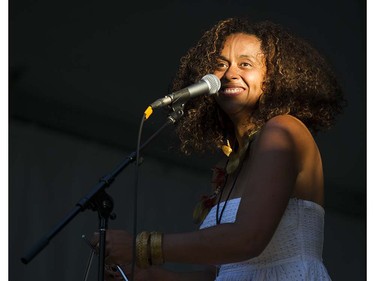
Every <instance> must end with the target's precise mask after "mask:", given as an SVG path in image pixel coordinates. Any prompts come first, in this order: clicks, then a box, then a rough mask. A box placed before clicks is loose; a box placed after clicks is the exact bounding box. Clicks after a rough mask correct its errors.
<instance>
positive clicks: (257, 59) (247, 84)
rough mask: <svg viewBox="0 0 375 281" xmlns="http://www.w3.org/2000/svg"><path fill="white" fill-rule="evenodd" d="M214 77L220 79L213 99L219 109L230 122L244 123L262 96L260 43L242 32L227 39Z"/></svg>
mask: <svg viewBox="0 0 375 281" xmlns="http://www.w3.org/2000/svg"><path fill="white" fill-rule="evenodd" d="M214 74H215V75H216V76H217V77H218V78H219V79H220V80H221V89H220V91H219V93H218V96H217V97H216V100H217V102H218V104H219V105H220V107H221V108H222V109H223V110H224V112H226V113H227V114H228V116H229V118H231V119H232V121H233V122H239V121H240V122H241V121H242V122H247V121H248V120H249V116H250V115H251V112H252V111H253V110H254V108H255V106H256V104H257V101H258V99H259V97H260V95H261V94H262V83H263V81H264V79H265V74H266V66H265V57H264V54H263V53H262V51H261V42H260V40H259V39H258V38H257V37H256V36H254V35H248V34H243V33H236V34H232V35H230V36H228V38H227V39H226V41H225V43H224V48H223V50H222V52H221V55H220V57H219V59H218V62H217V66H216V69H215V71H214Z"/></svg>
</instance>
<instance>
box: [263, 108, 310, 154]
mask: <svg viewBox="0 0 375 281" xmlns="http://www.w3.org/2000/svg"><path fill="white" fill-rule="evenodd" d="M257 139H258V142H261V143H265V144H267V146H272V147H275V146H285V145H286V146H288V144H289V145H291V146H295V145H296V144H297V146H299V145H302V146H304V143H306V142H307V143H310V142H314V138H313V136H312V135H311V132H310V131H309V129H308V128H307V127H306V125H305V124H304V123H303V122H302V121H301V120H299V119H298V118H296V117H294V116H292V115H288V114H285V115H278V116H275V117H273V118H271V119H270V120H268V121H267V122H266V123H265V124H264V125H263V127H262V128H261V130H260V131H259V136H258V137H257Z"/></svg>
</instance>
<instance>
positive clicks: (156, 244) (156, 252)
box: [150, 232, 164, 265]
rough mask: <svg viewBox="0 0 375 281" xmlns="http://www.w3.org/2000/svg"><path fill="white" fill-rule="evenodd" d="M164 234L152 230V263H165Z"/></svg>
mask: <svg viewBox="0 0 375 281" xmlns="http://www.w3.org/2000/svg"><path fill="white" fill-rule="evenodd" d="M162 244H163V234H162V233H160V232H152V233H151V237H150V252H151V263H152V265H161V264H163V263H164V258H163V245H162Z"/></svg>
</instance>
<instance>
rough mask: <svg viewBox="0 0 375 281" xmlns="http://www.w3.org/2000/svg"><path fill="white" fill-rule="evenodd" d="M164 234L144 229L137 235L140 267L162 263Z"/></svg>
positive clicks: (138, 264) (137, 261)
mask: <svg viewBox="0 0 375 281" xmlns="http://www.w3.org/2000/svg"><path fill="white" fill-rule="evenodd" d="M162 244H163V234H162V233H160V232H151V233H150V232H147V231H143V232H141V233H139V234H138V235H137V237H136V264H137V266H138V267H139V268H148V267H149V266H151V265H161V264H163V263H164V258H163V247H162Z"/></svg>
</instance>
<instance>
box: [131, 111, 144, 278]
mask: <svg viewBox="0 0 375 281" xmlns="http://www.w3.org/2000/svg"><path fill="white" fill-rule="evenodd" d="M146 119H147V118H146V115H145V114H143V116H142V120H141V123H140V126H139V131H138V139H137V148H136V161H135V163H136V167H135V183H134V199H133V201H134V211H133V247H132V248H133V255H132V270H131V276H130V280H131V281H133V280H134V272H135V259H136V245H135V244H136V238H137V232H138V231H137V228H138V221H137V218H138V182H139V164H140V157H139V154H140V150H141V138H142V130H143V124H144V121H145V120H146Z"/></svg>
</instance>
